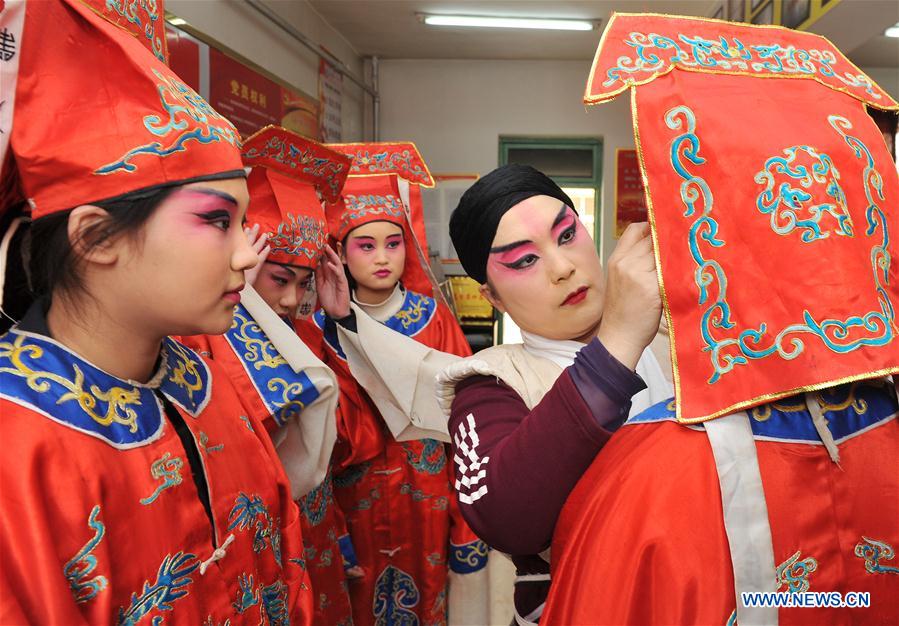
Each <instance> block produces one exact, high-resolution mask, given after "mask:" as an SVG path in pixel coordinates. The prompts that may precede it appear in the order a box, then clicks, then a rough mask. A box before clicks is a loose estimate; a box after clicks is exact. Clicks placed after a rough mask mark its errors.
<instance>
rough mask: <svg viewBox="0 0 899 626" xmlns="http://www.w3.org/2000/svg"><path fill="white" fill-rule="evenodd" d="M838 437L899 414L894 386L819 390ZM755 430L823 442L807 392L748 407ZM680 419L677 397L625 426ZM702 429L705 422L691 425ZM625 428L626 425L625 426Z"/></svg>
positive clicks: (771, 437) (772, 437) (768, 436)
mask: <svg viewBox="0 0 899 626" xmlns="http://www.w3.org/2000/svg"><path fill="white" fill-rule="evenodd" d="M815 396H816V397H817V398H818V399H819V402H820V403H821V408H822V412H823V414H824V418H825V420H827V428H828V429H829V430H830V432H831V434H832V435H833V438H834V441H836V442H837V443H841V442H843V441H846V440H847V439H851V438H852V437H854V436H856V435H859V434H861V433H862V432H865V431H867V430H870V429H871V428H874V427H876V426H879V425H881V424H883V423H886V422H888V421H889V420H891V419H893V418H895V417H896V413H897V409H899V404H897V401H896V394H895V393H894V392H893V389H892V386H891V385H887V384H886V383H884V384H880V381H876V380H869V381H861V382H856V383H848V384H845V385H840V386H838V387H831V388H829V389H825V390H823V391H819V392H817V394H815ZM748 413H749V416H750V418H751V419H750V423H751V425H752V434H753V436H754V437H755V439H758V440H763V441H780V442H785V443H808V444H820V443H821V437H820V436H819V435H818V431H817V430H816V429H815V425H814V422H813V421H812V416H811V413H809V411H808V408H807V407H806V405H805V397H804V396H803V395H798V396H792V397H790V398H784V399H783V400H777V401H775V402H769V403H767V404H763V405H761V406H757V407H754V408H752V409H749V411H748ZM665 421H671V422H673V421H676V419H675V414H674V400H671V399H669V400H665V401H664V402H659V403H658V404H655V405H653V406H651V407H649V408H648V409H646V410H645V411H643V412H642V413H640V414H639V415H635V416H634V417H631V418H630V419H628V420H627V421H626V422H625V423H624V426H633V425H637V424H650V423H653V422H665ZM684 426H689V427H690V428H693V429H696V430H702V425H701V424H697V425H687V424H684ZM622 428H623V427H622Z"/></svg>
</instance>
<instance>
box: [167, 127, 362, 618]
mask: <svg viewBox="0 0 899 626" xmlns="http://www.w3.org/2000/svg"><path fill="white" fill-rule="evenodd" d="M243 159H244V165H246V166H247V167H250V168H252V169H251V171H250V173H249V177H248V180H247V186H248V188H249V193H250V205H249V208H248V210H247V223H248V224H251V225H252V226H251V227H250V228H248V229H247V235H248V238H249V240H250V243H251V244H252V245H253V248H254V250H255V251H256V252H257V253H258V255H259V264H258V265H257V266H256V267H255V268H253V269H252V270H249V271H248V272H247V273H246V278H247V282H248V283H249V284H250V285H252V288H248V289H245V290H244V292H243V293H242V297H243V299H242V302H241V304H239V305H238V306H237V309H236V310H235V315H234V323H233V324H232V325H231V327H230V328H229V329H228V331H227V332H226V333H225V334H224V335H201V336H195V337H185V338H184V341H185V343H186V344H187V345H189V346H190V347H192V348H194V349H195V350H197V351H198V352H200V353H201V354H203V355H204V356H210V357H211V358H213V359H214V360H215V361H216V362H217V363H218V364H219V365H220V366H221V367H222V368H223V369H224V370H225V371H226V372H227V373H228V375H229V376H230V377H231V380H232V382H233V383H234V386H235V387H236V388H237V389H238V390H239V391H240V393H241V397H242V398H243V399H244V401H245V404H246V405H247V406H248V407H249V408H250V410H252V411H254V413H255V414H256V415H257V416H258V417H259V419H260V420H261V421H262V422H263V424H264V425H265V428H266V430H267V431H268V433H269V434H270V435H271V437H272V439H273V441H274V443H275V446H276V449H277V451H278V455H279V457H280V458H281V461H282V463H283V464H284V467H285V469H286V470H287V475H288V477H289V478H290V480H291V486H292V487H293V494H294V497H295V498H296V499H297V502H298V504H299V506H300V513H301V517H300V522H301V527H302V534H303V545H304V555H303V558H304V562H305V567H306V570H307V571H308V573H309V577H310V580H311V585H312V596H313V598H314V601H315V604H314V607H315V611H314V614H313V620H312V622H313V624H315V625H318V626H338V625H340V624H350V623H351V622H352V613H351V610H350V601H349V595H348V592H347V582H346V577H347V573H346V572H345V567H346V568H347V569H349V568H350V567H352V566H353V560H354V558H355V557H354V553H353V549H352V541H351V539H350V537H349V534H348V532H347V529H346V522H345V521H344V517H343V514H342V513H341V511H340V509H339V507H338V506H337V503H336V502H335V500H334V496H333V479H332V476H331V472H330V459H331V452H332V449H333V446H334V441H335V439H336V436H337V428H336V420H335V412H336V409H337V397H338V389H337V381H336V378H335V376H334V374H333V372H331V370H329V369H328V368H327V367H326V366H325V365H324V363H322V362H321V361H320V360H319V359H318V358H317V357H316V356H315V355H314V354H313V353H312V352H311V351H310V350H309V348H307V347H306V346H305V344H303V343H302V341H301V340H300V339H299V338H298V337H297V336H296V334H295V333H294V331H293V322H294V319H295V318H296V312H297V307H298V305H299V303H300V301H301V300H302V299H303V296H304V294H305V292H306V290H307V288H308V286H309V283H310V281H311V280H312V273H313V271H314V270H315V269H316V268H317V267H318V265H319V261H320V260H321V258H322V249H323V247H324V246H326V241H327V236H328V230H327V222H326V220H325V212H324V209H323V208H322V199H323V198H332V199H336V197H337V196H338V194H339V193H340V189H341V187H342V186H343V183H344V181H345V180H346V176H347V172H348V171H349V164H350V160H349V159H348V158H347V157H345V156H344V155H342V154H339V153H337V152H334V151H332V150H329V149H328V148H326V147H325V146H322V145H320V144H318V143H316V142H314V141H311V140H309V139H306V138H304V137H301V136H299V135H297V134H295V133H293V132H291V131H289V130H287V129H285V128H281V127H277V126H268V127H266V128H264V129H262V130H260V131H259V132H257V133H256V134H254V135H253V136H252V137H250V138H248V139H247V140H246V141H244V142H243ZM356 570H358V567H356Z"/></svg>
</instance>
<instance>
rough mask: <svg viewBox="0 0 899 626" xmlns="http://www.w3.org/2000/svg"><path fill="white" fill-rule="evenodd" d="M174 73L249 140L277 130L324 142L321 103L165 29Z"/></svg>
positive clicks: (176, 32)
mask: <svg viewBox="0 0 899 626" xmlns="http://www.w3.org/2000/svg"><path fill="white" fill-rule="evenodd" d="M166 35H167V40H168V48H169V55H170V62H169V65H170V66H171V68H172V69H173V70H174V71H175V72H176V73H177V74H178V75H179V76H180V77H181V78H182V80H184V82H186V83H187V84H188V85H190V86H191V87H192V88H193V89H194V90H195V91H196V92H197V93H199V94H200V95H201V96H203V97H204V98H205V99H206V100H207V101H208V102H209V104H211V105H212V107H213V108H214V109H215V110H216V111H218V112H219V113H221V114H222V115H224V116H225V117H227V118H228V119H229V120H231V122H233V123H234V125H235V126H236V127H237V130H238V131H240V134H241V135H242V136H244V137H248V136H250V135H252V134H253V133H255V132H256V131H258V130H259V129H261V128H263V127H264V126H267V125H269V124H277V125H279V126H284V127H285V128H287V129H289V130H292V131H294V132H296V133H299V134H301V135H303V136H305V137H309V138H310V139H315V140H321V132H320V130H319V121H318V118H319V103H318V102H317V101H316V100H314V99H313V98H311V97H309V96H307V95H305V94H303V93H301V92H298V91H294V90H291V89H288V88H286V87H283V86H281V85H279V84H278V83H276V82H275V81H273V80H271V79H270V78H268V77H266V76H263V75H262V74H260V73H259V72H257V71H255V70H254V69H252V68H250V67H248V66H246V65H244V64H243V63H241V62H240V61H237V60H235V59H233V58H231V57H230V56H228V55H227V54H225V53H224V52H222V51H220V50H217V49H215V48H212V47H210V46H209V45H207V44H205V43H203V42H201V41H199V40H198V39H195V38H194V37H191V36H190V35H188V34H186V33H184V32H181V31H180V30H178V29H175V28H171V27H169V28H167V29H166Z"/></svg>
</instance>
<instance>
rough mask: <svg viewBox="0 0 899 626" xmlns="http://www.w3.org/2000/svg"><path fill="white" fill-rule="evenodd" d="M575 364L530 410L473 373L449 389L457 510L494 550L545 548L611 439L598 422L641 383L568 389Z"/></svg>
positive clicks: (607, 419)
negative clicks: (567, 504)
mask: <svg viewBox="0 0 899 626" xmlns="http://www.w3.org/2000/svg"><path fill="white" fill-rule="evenodd" d="M616 365H618V366H619V367H621V368H623V367H624V366H621V365H620V364H618V363H617V362H616ZM578 366H580V367H583V366H582V365H581V364H580V363H578V364H577V366H575V367H574V368H569V369H566V370H565V371H564V372H563V373H562V375H561V376H560V377H559V378H558V380H556V383H555V384H554V385H553V386H552V388H551V389H550V390H549V391H548V392H547V394H546V395H545V396H544V398H543V400H542V401H541V402H540V403H539V404H537V406H535V407H534V409H533V410H530V411H529V410H528V408H527V406H526V405H525V403H524V401H523V400H522V399H521V397H520V396H519V395H518V394H517V393H516V392H515V391H513V390H512V389H511V388H510V387H509V386H507V385H506V384H504V383H502V382H500V381H499V380H498V379H497V378H494V377H490V376H473V377H471V378H468V379H466V380H464V381H462V382H461V383H459V384H458V386H457V387H456V397H455V399H454V400H453V405H452V410H451V413H450V420H449V429H450V434H451V435H452V439H453V442H452V444H453V458H454V469H455V479H456V480H455V487H456V493H457V496H458V498H459V508H460V510H461V512H462V516H463V518H464V519H465V521H466V522H468V525H469V526H470V527H471V529H472V530H474V532H475V533H476V534H477V535H478V536H479V537H481V538H482V539H483V540H484V541H486V542H487V543H488V544H489V545H491V546H492V547H494V548H496V549H498V550H501V551H503V552H506V553H509V554H516V555H522V554H536V553H538V552H540V551H542V550H545V549H546V548H548V547H549V545H550V542H551V540H552V533H553V529H554V528H555V524H556V519H557V518H558V516H559V512H560V511H561V509H562V505H563V504H564V503H565V500H566V498H567V497H568V494H569V493H570V492H571V490H572V489H573V488H574V485H575V484H576V483H577V481H578V479H579V478H580V477H581V475H582V474H583V473H584V472H585V471H586V470H587V468H588V467H589V466H590V463H592V461H593V458H594V457H595V456H596V454H597V453H598V452H599V450H600V449H601V448H602V446H603V445H604V444H605V443H606V441H608V439H609V437H611V432H610V431H609V430H607V429H606V428H604V427H603V425H609V424H611V423H614V422H617V421H618V419H617V418H618V417H619V416H620V415H621V413H622V412H623V413H624V415H627V410H628V409H627V407H628V405H629V404H630V397H631V396H632V395H633V394H634V393H636V392H637V391H639V390H640V388H642V387H643V386H644V385H643V381H642V380H641V379H640V377H639V376H637V375H636V374H634V373H633V372H629V374H630V379H628V378H624V379H619V380H618V381H616V382H618V383H619V384H623V385H622V386H623V388H622V387H621V386H619V385H615V387H617V388H616V389H615V390H614V392H612V389H610V385H608V383H607V381H603V383H602V384H597V382H594V381H596V378H595V377H591V378H592V380H591V381H589V382H587V381H585V380H584V381H582V380H578V385H577V386H575V383H574V381H573V378H572V373H573V369H578ZM603 369H606V368H603ZM579 378H582V377H579ZM587 386H589V387H590V388H589V389H586V388H584V389H580V387H587ZM604 389H607V390H608V392H605V391H604ZM585 397H587V398H588V399H589V400H590V405H589V406H588V404H587V402H585V400H584V398H585Z"/></svg>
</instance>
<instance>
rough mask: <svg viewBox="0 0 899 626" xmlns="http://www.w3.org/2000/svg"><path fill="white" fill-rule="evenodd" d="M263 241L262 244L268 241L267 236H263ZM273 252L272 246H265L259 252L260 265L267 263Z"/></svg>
mask: <svg viewBox="0 0 899 626" xmlns="http://www.w3.org/2000/svg"><path fill="white" fill-rule="evenodd" d="M262 240H263V241H262V243H263V244H265V241H266V237H265V235H263V236H262ZM271 251H272V247H271V246H265V247H264V248H262V250H260V251H259V252H257V255H258V256H259V263H260V264H262V263H265V260H266V259H267V258H268V255H269V254H271Z"/></svg>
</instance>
